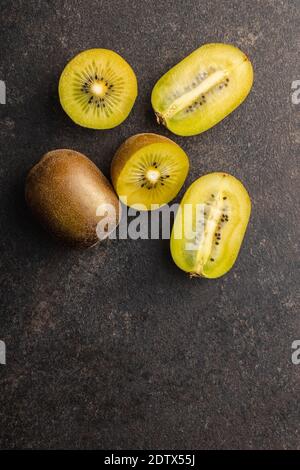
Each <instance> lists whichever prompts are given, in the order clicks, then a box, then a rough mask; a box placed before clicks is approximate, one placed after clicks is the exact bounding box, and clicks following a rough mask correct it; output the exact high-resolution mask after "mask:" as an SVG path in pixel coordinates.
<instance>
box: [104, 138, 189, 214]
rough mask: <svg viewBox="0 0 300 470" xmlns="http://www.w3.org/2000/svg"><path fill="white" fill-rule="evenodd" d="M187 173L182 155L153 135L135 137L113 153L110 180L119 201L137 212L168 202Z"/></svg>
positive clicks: (187, 161) (175, 147) (168, 143)
mask: <svg viewBox="0 0 300 470" xmlns="http://www.w3.org/2000/svg"><path fill="white" fill-rule="evenodd" d="M188 169H189V160H188V157H187V155H186V153H185V152H184V151H183V150H182V148H181V147H179V145H177V144H176V143H175V142H173V141H172V140H170V139H168V138H167V137H164V136H160V135H157V134H151V133H144V134H137V135H134V136H132V137H130V138H129V139H127V140H126V141H125V142H124V143H123V144H122V145H121V147H120V148H119V149H118V150H117V152H116V154H115V156H114V158H113V161H112V165H111V178H112V182H113V185H114V188H115V190H116V193H117V194H118V196H119V198H120V200H121V201H122V202H123V203H124V204H126V205H128V206H130V207H134V208H136V209H138V210H152V209H156V208H158V207H160V206H162V205H164V204H167V203H168V202H170V201H171V200H172V199H173V198H174V197H175V196H176V195H177V194H178V192H179V191H180V188H181V187H182V185H183V183H184V181H185V178H186V176H187V173H188Z"/></svg>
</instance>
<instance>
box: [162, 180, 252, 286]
mask: <svg viewBox="0 0 300 470" xmlns="http://www.w3.org/2000/svg"><path fill="white" fill-rule="evenodd" d="M250 212H251V201H250V197H249V195H248V193H247V191H246V189H245V188H244V186H243V184H242V183H241V182H240V181H239V180H237V179H236V178H235V177H234V176H231V175H228V174H227V173H210V174H208V175H205V176H202V177H201V178H199V179H197V180H196V181H195V182H194V183H193V184H192V185H191V186H190V187H189V189H188V190H187V192H186V193H185V195H184V197H183V199H182V201H181V204H180V208H179V210H178V213H177V214H176V218H175V222H174V226H173V230H172V235H171V254H172V257H173V260H174V261H175V263H176V264H177V266H178V267H179V268H181V269H182V270H183V271H186V272H188V273H190V275H191V276H203V277H207V278H217V277H220V276H222V275H223V274H225V273H226V272H227V271H229V270H230V268H231V267H232V266H233V264H234V262H235V260H236V258H237V256H238V253H239V250H240V247H241V244H242V241H243V238H244V234H245V231H246V228H247V224H248V221H249V217H250Z"/></svg>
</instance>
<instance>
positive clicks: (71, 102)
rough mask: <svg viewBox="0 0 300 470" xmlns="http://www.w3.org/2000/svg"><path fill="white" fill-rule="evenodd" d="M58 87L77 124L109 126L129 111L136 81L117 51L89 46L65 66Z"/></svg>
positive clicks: (97, 127)
mask: <svg viewBox="0 0 300 470" xmlns="http://www.w3.org/2000/svg"><path fill="white" fill-rule="evenodd" d="M58 90H59V98H60V102H61V105H62V107H63V109H64V110H65V112H66V113H67V114H68V115H69V116H70V118H71V119H72V120H73V121H74V122H76V124H79V125H80V126H83V127H89V128H91V129H110V128H112V127H116V126H118V125H119V124H121V122H123V121H124V120H125V119H126V118H127V116H128V114H129V113H130V111H131V109H132V107H133V104H134V102H135V99H136V97H137V80H136V76H135V74H134V71H133V70H132V68H131V67H130V65H129V64H128V63H127V62H126V61H125V60H124V59H123V58H122V57H121V56H120V55H119V54H117V53H116V52H113V51H110V50H108V49H90V50H87V51H84V52H81V53H80V54H78V55H77V56H76V57H74V58H73V59H72V60H71V61H70V62H69V63H68V64H67V65H66V67H65V69H64V70H63V72H62V74H61V77H60V80H59V87H58Z"/></svg>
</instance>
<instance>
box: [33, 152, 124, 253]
mask: <svg viewBox="0 0 300 470" xmlns="http://www.w3.org/2000/svg"><path fill="white" fill-rule="evenodd" d="M25 199H26V202H27V204H28V206H29V208H30V209H31V211H32V213H33V214H34V216H35V217H36V218H37V219H38V220H39V222H40V223H41V224H42V225H43V227H44V228H45V229H46V230H47V231H48V232H50V233H51V234H52V235H53V236H55V237H56V238H58V239H60V240H61V241H62V242H63V243H65V244H68V245H71V246H73V247H76V248H88V247H91V246H93V245H96V244H97V243H98V242H99V238H98V237H97V233H96V227H97V224H98V222H99V220H100V217H98V216H96V211H97V207H99V205H100V204H101V203H107V204H112V205H113V207H114V208H115V211H116V215H117V220H116V221H114V222H115V225H116V226H117V225H118V222H119V220H120V216H121V212H120V210H121V209H120V205H119V201H118V198H117V196H116V194H115V193H114V191H113V188H112V186H111V185H110V183H109V182H108V180H107V179H106V178H105V176H104V175H103V173H102V172H101V171H100V170H99V168H97V166H96V165H95V164H94V163H93V162H92V161H91V160H90V159H89V158H87V157H86V156H85V155H83V154H81V153H79V152H76V151H74V150H69V149H59V150H53V151H50V152H48V153H46V154H45V155H44V156H43V157H42V158H41V160H40V161H39V162H38V163H37V164H36V165H35V166H34V167H33V168H32V169H31V170H30V172H29V173H28V176H27V178H26V184H25Z"/></svg>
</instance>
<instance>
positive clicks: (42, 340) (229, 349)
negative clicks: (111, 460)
mask: <svg viewBox="0 0 300 470" xmlns="http://www.w3.org/2000/svg"><path fill="white" fill-rule="evenodd" d="M299 22H300V14H299V2H298V1H296V0H295V1H293V0H290V1H280V0H264V1H260V0H246V1H238V0H236V1H226V0H223V1H217V0H214V1H196V0H194V1H192V0H185V1H184V2H182V1H181V0H177V1H161V2H153V1H151V0H143V1H138V0H135V1H133V0H131V1H118V0H117V1H116V0H115V1H96V0H87V1H81V0H80V1H71V0H69V1H59V0H52V1H50V0H49V1H38V0H36V1H33V0H27V1H25V0H23V1H21V0H19V1H15V2H11V1H2V2H1V25H2V26H1V64H0V79H1V80H4V81H5V83H6V88H7V90H6V92H7V103H6V104H5V105H2V104H1V105H0V113H1V114H0V117H1V120H0V135H1V148H0V152H1V168H0V178H1V183H0V197H1V199H0V200H1V205H0V214H1V228H0V232H1V237H0V238H1V239H0V247H1V257H0V263H1V270H0V279H1V311H0V340H3V341H5V343H6V348H7V364H6V366H4V365H0V447H1V448H16V447H18V448H56V447H64V448H103V449H105V448H106V449H107V448H124V449H126V448H144V449H147V448H170V449H171V448H183V449H185V448H187V449H188V448H209V449H211V448H224V449H227V448H300V438H299V419H300V407H299V393H300V380H299V376H300V365H299V366H297V365H293V364H292V361H291V344H292V342H293V340H294V339H297V338H299V337H300V321H299V294H298V296H297V289H298V282H299V279H298V277H297V274H298V272H297V270H296V269H297V263H298V266H299V252H297V243H298V234H299V230H298V227H297V224H298V220H299V198H298V196H299V172H298V168H299V162H298V158H299V144H300V119H299V115H300V104H299V105H297V104H293V103H292V99H291V94H292V91H291V86H292V82H293V81H294V80H297V79H300V68H299V48H300V40H299V39H300V36H299ZM206 42H229V43H233V44H235V45H237V46H239V47H240V48H241V49H242V50H243V51H245V52H246V53H247V54H248V55H249V57H250V58H251V60H252V62H253V65H254V70H255V83H254V87H253V90H252V92H251V94H250V95H249V98H248V99H247V101H246V102H245V103H244V104H243V105H242V106H241V107H240V108H239V109H238V110H237V111H236V112H234V113H233V114H232V115H231V116H230V117H228V118H227V119H225V120H224V121H223V122H221V123H220V124H218V125H217V126H216V127H214V128H213V129H211V130H209V131H208V132H206V133H204V134H202V135H199V136H195V137H190V138H179V137H176V136H174V135H172V134H170V133H169V132H168V131H167V130H165V129H164V128H162V127H159V126H158V125H157V124H156V122H155V119H154V115H153V112H152V110H151V105H150V94H151V90H152V87H153V85H154V84H155V82H156V80H157V79H158V78H159V77H160V76H161V75H162V74H163V73H164V72H166V71H167V70H168V69H169V68H170V67H171V66H172V65H174V64H176V63H177V62H178V61H179V60H181V59H182V58H184V57H185V56H186V55H187V54H188V53H190V52H191V51H193V50H194V49H195V48H197V47H198V46H200V45H201V44H203V43H206ZM92 47H104V48H109V49H113V50H115V51H117V52H118V53H120V54H121V55H122V56H123V57H124V58H125V59H126V60H127V61H128V62H129V63H130V64H131V65H132V67H133V69H134V70H135V72H136V74H137V77H138V83H139V96H138V99H137V102H136V104H135V106H134V108H133V111H132V112H131V114H130V116H129V118H128V119H127V120H126V121H125V122H124V123H123V124H122V125H121V126H119V127H117V128H115V129H113V130H110V131H105V132H99V131H92V130H88V129H83V128H80V127H78V126H76V125H75V124H73V123H72V121H71V120H70V119H69V118H68V117H67V116H66V115H65V114H64V112H63V111H62V109H61V107H60V104H59V101H58V96H57V83H58V78H59V75H60V73H61V71H62V69H63V67H64V65H65V64H66V62H67V61H68V60H69V59H70V58H71V57H73V56H74V55H75V54H76V53H78V52H79V51H81V50H84V49H87V48H92ZM147 131H150V132H158V133H161V134H163V135H166V136H169V137H171V138H173V139H174V140H175V141H176V142H177V143H179V144H180V145H181V146H182V147H183V148H184V149H185V151H186V152H187V154H188V155H189V157H190V162H191V170H190V173H189V176H188V179H187V181H186V183H185V187H184V188H183V190H182V191H181V193H180V196H182V194H183V192H184V189H185V188H187V187H188V185H189V184H190V183H191V182H192V181H193V180H195V179H196V178H197V177H199V176H200V175H202V174H205V173H207V172H211V171H226V172H229V173H232V174H233V175H235V176H236V177H238V178H239V179H241V180H242V181H243V183H244V184H245V186H246V187H247V188H248V190H249V192H250V195H251V197H252V202H253V212H252V217H251V222H250V225H249V228H248V231H247V235H246V238H245V241H244V244H243V247H242V250H241V253H240V256H239V259H238V261H237V263H236V265H235V267H234V268H233V269H232V271H231V272H230V273H229V274H228V275H226V276H225V277H223V278H221V279H218V280H215V281H209V280H204V279H203V280H200V279H189V278H188V277H187V276H186V275H185V274H184V273H183V272H181V271H180V270H179V269H178V268H176V266H175V265H174V263H173V262H172V260H171V258H170V253H169V242H168V241H167V240H119V241H116V240H110V241H108V242H106V243H103V244H100V245H98V246H97V247H95V248H93V249H90V250H87V251H74V250H72V249H66V248H64V247H62V246H60V245H59V244H57V243H56V242H55V241H53V240H52V239H51V238H50V237H49V236H48V235H47V234H46V233H45V232H44V231H43V230H42V229H41V228H40V227H39V225H38V224H37V223H36V222H35V221H34V220H33V219H32V218H31V216H30V214H29V213H28V210H27V208H26V206H25V202H24V197H23V190H24V178H25V176H26V173H27V172H28V170H29V169H30V168H31V167H32V166H33V164H35V163H36V162H37V161H38V160H39V158H40V157H41V156H42V155H43V153H44V152H46V151H48V150H50V149H54V148H61V147H62V148H73V149H75V150H78V151H81V152H83V153H85V154H87V155H88V156H89V157H90V158H91V159H92V160H93V161H94V162H95V163H96V164H97V165H98V166H99V167H100V168H101V169H102V170H103V172H104V173H105V174H106V175H107V176H108V175H109V167H110V162H111V158H112V156H113V154H114V152H115V150H116V149H117V148H118V146H119V145H120V144H121V142H122V141H123V140H124V139H125V138H127V137H129V136H130V135H132V134H135V133H138V132H147ZM177 200H179V198H178V199H177ZM298 293H299V291H298Z"/></svg>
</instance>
